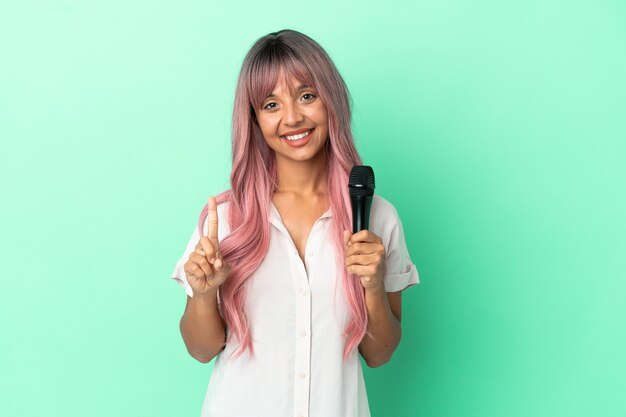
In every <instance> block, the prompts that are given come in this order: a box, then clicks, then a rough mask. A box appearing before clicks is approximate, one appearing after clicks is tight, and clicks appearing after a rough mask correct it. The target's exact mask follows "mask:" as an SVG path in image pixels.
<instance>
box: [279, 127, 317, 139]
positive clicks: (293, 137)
mask: <svg viewBox="0 0 626 417" xmlns="http://www.w3.org/2000/svg"><path fill="white" fill-rule="evenodd" d="M313 130H315V128H313V129H309V130H307V131H306V132H302V133H299V134H297V135H289V136H280V138H281V139H284V140H286V141H289V142H297V141H299V140H302V139H304V138H306V137H308V136H309V135H310V134H311V132H313Z"/></svg>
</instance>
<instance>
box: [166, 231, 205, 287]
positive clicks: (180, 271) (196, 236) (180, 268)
mask: <svg viewBox="0 0 626 417" xmlns="http://www.w3.org/2000/svg"><path fill="white" fill-rule="evenodd" d="M199 240H200V233H199V232H198V227H194V229H193V233H192V234H191V238H190V239H189V242H188V243H187V248H186V249H185V252H184V253H183V255H182V256H181V257H180V259H179V260H178V262H176V266H175V267H174V271H173V272H172V279H173V280H174V281H176V282H177V283H178V284H179V285H180V286H182V287H183V288H184V289H185V292H186V293H187V295H188V296H190V297H193V290H192V289H191V286H190V285H189V283H188V282H187V275H186V274H185V270H184V266H185V263H186V262H187V260H188V259H189V255H190V254H191V252H193V251H194V250H195V247H196V245H197V244H198V241H199Z"/></svg>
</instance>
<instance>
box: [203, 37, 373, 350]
mask: <svg viewBox="0 0 626 417" xmlns="http://www.w3.org/2000/svg"><path fill="white" fill-rule="evenodd" d="M281 70H284V71H285V73H286V75H290V76H293V77H295V78H296V79H297V80H298V81H300V82H303V83H305V84H306V85H310V86H313V87H314V88H315V89H316V90H317V92H318V94H319V97H320V99H321V100H322V102H323V103H324V104H325V105H326V109H327V112H328V124H329V126H328V128H329V140H328V141H327V143H326V155H327V158H328V159H327V169H328V173H327V189H328V196H327V197H328V200H329V201H330V207H331V210H332V213H333V225H334V227H333V233H332V240H333V244H334V245H335V247H336V253H337V265H343V264H344V257H345V250H344V247H343V230H351V229H352V217H351V216H352V214H351V210H350V197H349V193H348V176H349V173H350V170H351V169H352V166H354V165H361V158H360V156H359V154H358V152H357V150H356V147H355V145H354V140H353V137H352V131H351V127H350V126H351V124H350V123H351V101H350V96H349V92H348V89H347V87H346V84H345V83H344V81H343V79H342V77H341V75H340V74H339V71H337V68H336V67H335V65H334V64H333V62H332V61H331V59H330V57H329V56H328V54H327V53H326V52H325V51H324V49H323V48H322V47H321V46H320V45H319V44H318V43H317V42H316V41H314V40H313V39H311V38H309V37H308V36H306V35H304V34H302V33H299V32H296V31H293V30H288V29H285V30H281V31H279V32H274V33H270V34H268V35H266V36H264V37H262V38H260V39H259V40H257V41H256V42H255V43H254V45H253V46H252V48H251V49H250V51H249V52H248V54H247V55H246V57H245V58H244V61H243V65H242V67H241V72H240V73H239V80H238V82H237V89H236V92H235V103H234V109H233V119H232V144H233V148H232V153H233V162H232V172H231V176H230V183H231V189H230V190H228V191H225V192H223V193H221V194H219V195H218V196H217V197H216V199H217V203H218V204H219V203H221V202H224V201H229V202H230V205H229V209H228V217H229V224H230V230H231V233H230V234H229V235H228V236H227V237H226V238H225V239H224V240H223V241H222V242H220V251H221V252H222V256H223V257H224V259H225V261H226V262H227V263H229V264H230V265H231V268H232V269H231V274H230V276H229V277H228V279H227V280H226V281H225V282H224V284H222V286H221V287H220V290H219V293H220V300H221V312H222V315H223V317H224V320H225V321H226V325H227V329H228V338H230V337H232V336H233V335H234V336H235V337H236V338H237V340H238V341H239V343H240V345H239V347H238V348H237V349H236V350H235V351H234V352H233V357H237V356H239V355H241V354H242V353H243V352H244V351H245V350H246V349H249V350H250V353H251V354H253V353H254V348H253V344H252V338H251V335H250V327H249V323H248V321H247V319H246V311H245V302H244V300H245V293H246V281H247V280H248V278H250V276H251V275H252V273H253V272H254V271H255V269H256V268H257V267H258V266H259V264H260V263H261V261H262V260H263V258H264V257H265V254H266V253H267V250H268V247H269V243H270V223H269V208H270V203H271V201H272V195H273V192H274V190H275V189H276V185H277V176H276V159H275V155H274V151H273V150H272V149H271V148H270V147H269V146H267V144H266V143H265V140H264V138H263V135H262V133H261V130H260V128H259V126H258V124H257V122H256V111H255V109H259V108H260V107H261V104H262V102H263V100H265V98H266V97H267V96H268V95H269V94H270V93H271V91H272V90H273V89H274V87H275V86H276V83H277V81H278V76H279V73H280V71H281ZM206 215H207V206H205V207H204V209H203V210H202V213H201V214H200V219H199V222H198V227H199V229H200V231H202V225H203V222H204V218H205V217H206ZM341 279H342V280H343V289H344V296H345V299H346V301H347V303H348V307H349V311H350V313H351V318H350V320H349V322H348V324H347V326H346V328H345V331H344V333H345V336H346V343H345V347H344V358H346V357H347V356H348V355H349V354H350V352H351V351H352V350H353V349H354V348H355V347H357V346H358V344H359V343H360V341H361V339H362V338H363V336H364V335H365V333H366V330H367V310H366V307H365V295H364V289H363V287H362V286H361V283H360V281H359V279H358V278H356V277H355V276H354V275H351V274H348V273H347V271H346V268H341Z"/></svg>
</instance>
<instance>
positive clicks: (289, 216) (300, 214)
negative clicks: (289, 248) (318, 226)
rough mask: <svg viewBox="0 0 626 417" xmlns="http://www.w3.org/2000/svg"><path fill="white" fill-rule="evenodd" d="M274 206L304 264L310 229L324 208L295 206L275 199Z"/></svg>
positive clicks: (320, 205)
mask: <svg viewBox="0 0 626 417" xmlns="http://www.w3.org/2000/svg"><path fill="white" fill-rule="evenodd" d="M274 205H275V206H276V208H277V209H278V212H279V213H280V217H281V219H282V222H283V225H284V226H285V229H286V230H287V232H288V233H289V236H290V237H291V240H292V241H293V244H294V245H295V247H296V249H297V250H298V255H299V256H300V259H302V261H303V262H304V258H305V251H306V246H307V241H308V240H309V236H310V235H311V229H312V228H313V225H314V224H315V222H316V221H317V220H318V219H319V218H320V216H321V215H322V214H323V213H324V212H325V211H326V208H325V207H324V205H323V204H320V203H309V204H302V203H300V204H296V203H288V202H285V201H281V200H280V199H275V200H274Z"/></svg>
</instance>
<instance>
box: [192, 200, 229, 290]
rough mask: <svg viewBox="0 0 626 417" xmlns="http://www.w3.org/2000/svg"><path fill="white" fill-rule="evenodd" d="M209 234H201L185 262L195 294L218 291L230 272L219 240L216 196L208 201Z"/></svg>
mask: <svg viewBox="0 0 626 417" xmlns="http://www.w3.org/2000/svg"><path fill="white" fill-rule="evenodd" d="M208 210H209V213H208V227H207V235H206V236H201V237H200V240H199V241H198V244H197V245H196V249H195V251H194V252H192V253H191V254H190V255H189V260H188V261H187V262H186V263H185V267H184V269H185V274H186V275H187V281H188V282H189V285H190V286H191V289H192V290H193V295H194V296H196V295H205V294H207V293H210V292H213V291H217V289H218V288H219V286H220V285H222V284H223V283H224V281H225V280H226V277H228V274H229V273H230V266H228V265H227V264H225V263H224V260H223V259H222V254H221V253H220V247H219V242H218V241H217V225H218V221H217V203H216V202H215V197H209V201H208Z"/></svg>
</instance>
